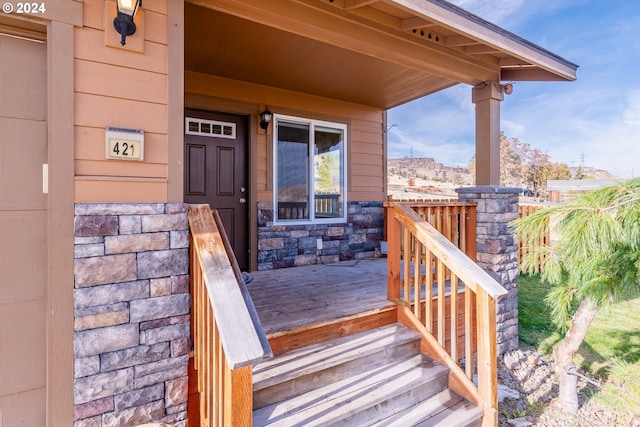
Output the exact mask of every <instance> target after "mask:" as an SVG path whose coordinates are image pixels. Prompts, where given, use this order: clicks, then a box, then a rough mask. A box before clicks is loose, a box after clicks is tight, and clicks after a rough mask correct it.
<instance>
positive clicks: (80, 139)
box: [75, 126, 169, 167]
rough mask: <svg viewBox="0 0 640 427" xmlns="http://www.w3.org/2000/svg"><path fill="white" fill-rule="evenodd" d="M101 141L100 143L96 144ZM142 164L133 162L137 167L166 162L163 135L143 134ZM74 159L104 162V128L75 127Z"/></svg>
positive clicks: (166, 143) (165, 140) (166, 140)
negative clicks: (143, 150)
mask: <svg viewBox="0 0 640 427" xmlns="http://www.w3.org/2000/svg"><path fill="white" fill-rule="evenodd" d="M97 141H102V143H101V144H100V143H97ZM144 146H145V153H144V163H139V162H135V163H136V164H138V167H140V166H142V165H143V164H146V163H151V164H153V163H162V164H165V165H166V164H167V162H168V159H167V157H168V146H169V143H168V138H167V135H165V134H159V133H150V132H145V134H144ZM75 158H76V161H77V160H104V158H105V143H104V128H91V127H85V126H76V128H75Z"/></svg>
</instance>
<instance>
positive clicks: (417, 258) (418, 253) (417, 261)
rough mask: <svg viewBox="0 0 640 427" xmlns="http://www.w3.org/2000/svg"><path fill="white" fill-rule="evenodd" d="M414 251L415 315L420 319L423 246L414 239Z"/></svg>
mask: <svg viewBox="0 0 640 427" xmlns="http://www.w3.org/2000/svg"><path fill="white" fill-rule="evenodd" d="M413 251H414V254H415V255H414V258H413V260H414V263H413V303H414V306H413V313H414V314H415V315H416V317H417V318H418V319H419V318H420V294H421V292H420V283H421V280H420V278H421V274H420V270H421V267H422V265H421V264H422V244H421V243H420V241H419V240H418V239H415V238H414V242H413Z"/></svg>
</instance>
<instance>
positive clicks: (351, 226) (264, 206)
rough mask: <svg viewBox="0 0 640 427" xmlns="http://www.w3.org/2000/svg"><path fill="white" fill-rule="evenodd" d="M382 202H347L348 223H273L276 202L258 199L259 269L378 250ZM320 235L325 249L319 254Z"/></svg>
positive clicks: (368, 255)
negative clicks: (318, 242) (259, 200)
mask: <svg viewBox="0 0 640 427" xmlns="http://www.w3.org/2000/svg"><path fill="white" fill-rule="evenodd" d="M383 236H384V207H383V202H351V203H348V216H347V222H346V223H338V224H308V225H306V224H305V225H280V224H278V225H274V223H273V203H271V202H260V203H258V270H273V269H277V268H286V267H294V266H300V265H311V264H318V263H321V262H323V263H331V262H337V261H345V260H352V259H361V258H372V257H374V256H376V255H377V254H379V251H380V242H381V241H382V240H383ZM317 239H322V241H323V249H322V250H321V251H320V255H318V254H317V242H316V240H317Z"/></svg>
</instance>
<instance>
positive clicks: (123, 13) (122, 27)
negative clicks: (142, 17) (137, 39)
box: [113, 0, 142, 46]
mask: <svg viewBox="0 0 640 427" xmlns="http://www.w3.org/2000/svg"><path fill="white" fill-rule="evenodd" d="M141 5H142V0H116V8H117V11H118V15H117V16H116V17H115V19H114V20H113V27H114V28H115V29H116V31H117V32H118V33H120V35H122V38H121V39H120V44H121V45H122V46H124V45H125V44H127V42H126V39H127V36H130V35H133V34H135V32H136V24H135V22H133V17H134V16H135V15H136V12H137V11H138V7H139V6H141Z"/></svg>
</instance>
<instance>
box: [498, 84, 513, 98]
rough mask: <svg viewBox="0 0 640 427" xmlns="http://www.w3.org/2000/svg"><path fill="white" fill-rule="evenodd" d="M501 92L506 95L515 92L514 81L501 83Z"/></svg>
mask: <svg viewBox="0 0 640 427" xmlns="http://www.w3.org/2000/svg"><path fill="white" fill-rule="evenodd" d="M500 89H501V92H503V93H504V94H505V95H511V94H512V93H513V83H505V84H503V85H500Z"/></svg>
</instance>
